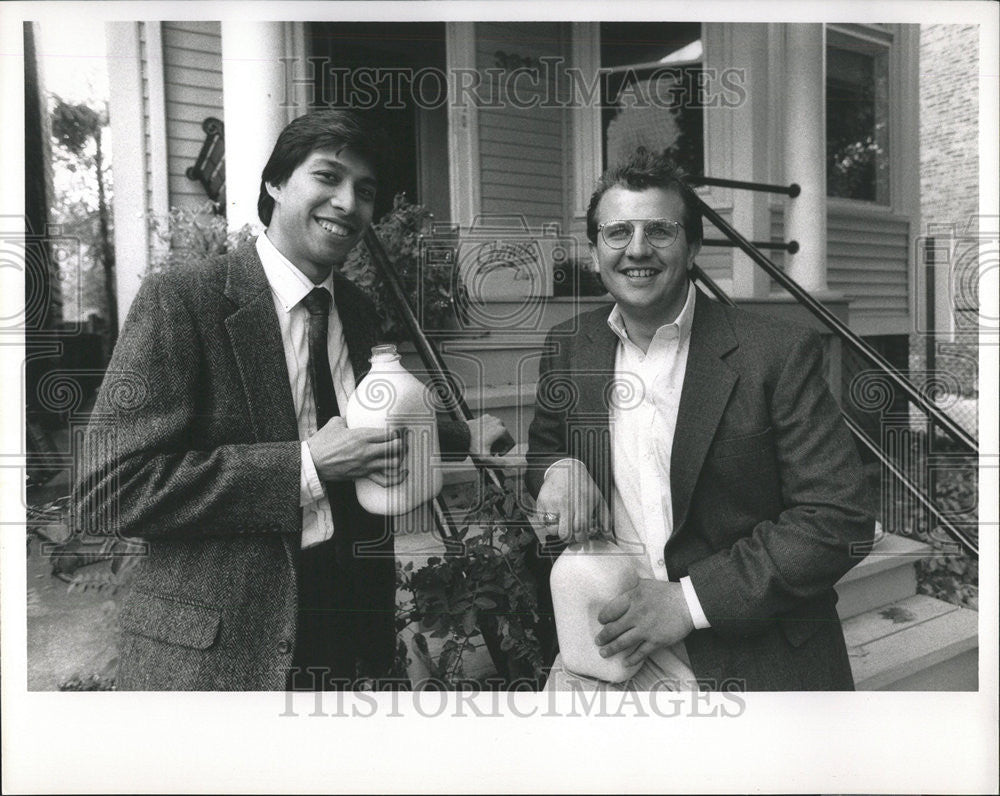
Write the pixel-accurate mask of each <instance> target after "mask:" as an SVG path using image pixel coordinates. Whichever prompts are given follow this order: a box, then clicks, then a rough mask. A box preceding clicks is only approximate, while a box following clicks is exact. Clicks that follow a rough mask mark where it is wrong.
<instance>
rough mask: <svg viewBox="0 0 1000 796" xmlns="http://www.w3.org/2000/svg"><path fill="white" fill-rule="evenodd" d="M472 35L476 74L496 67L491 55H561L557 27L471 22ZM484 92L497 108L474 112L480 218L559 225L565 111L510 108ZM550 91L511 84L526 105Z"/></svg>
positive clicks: (565, 197) (566, 197)
mask: <svg viewBox="0 0 1000 796" xmlns="http://www.w3.org/2000/svg"><path fill="white" fill-rule="evenodd" d="M475 30H476V67H477V68H478V69H479V70H480V71H481V73H482V70H486V69H496V68H497V66H498V57H497V54H498V53H507V54H510V55H515V56H517V57H519V58H521V59H538V58H540V57H543V56H555V57H559V56H563V55H564V50H565V45H566V41H565V36H566V26H565V25H563V24H562V23H557V22H553V23H523V24H519V23H509V22H507V23H492V22H478V23H476V27H475ZM484 78H485V75H484ZM486 86H487V83H486V80H484V89H483V91H484V94H485V95H486V96H487V97H489V98H490V99H495V100H498V101H497V102H495V104H497V105H501V106H502V107H482V106H481V107H480V108H479V111H478V117H479V131H478V132H479V157H480V213H481V214H482V215H484V216H487V217H488V216H498V215H499V216H512V215H513V216H523V217H524V220H525V222H526V223H527V224H528V225H529V226H531V227H536V226H538V225H541V224H550V223H559V224H561V225H565V223H566V220H567V217H568V215H569V213H568V203H569V202H570V193H569V190H568V182H567V180H568V176H569V175H568V169H567V165H566V153H567V151H568V150H567V144H568V140H567V125H568V124H569V118H568V111H567V110H566V109H565V108H544V107H532V108H517V107H512V106H511V104H510V103H509V102H508V99H507V98H506V97H505V96H503V95H502V94H500V93H498V94H496V95H495V98H494V97H493V96H492V95H490V94H489V93H488V92H489V89H488V88H487V87H486ZM555 90H556V86H555V85H549V86H548V87H537V88H535V89H534V90H532V88H531V87H530V85H529V81H528V80H523V81H520V82H519V84H518V97H519V98H520V99H523V100H527V101H529V102H530V101H532V99H533V98H534V97H536V96H537V97H539V98H541V97H542V95H543V94H544V93H545V92H546V91H552V92H554V91H555ZM485 104H487V105H488V104H494V103H492V102H487V103H485ZM563 228H565V226H564V227H563Z"/></svg>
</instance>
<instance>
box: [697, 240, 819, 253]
mask: <svg viewBox="0 0 1000 796" xmlns="http://www.w3.org/2000/svg"><path fill="white" fill-rule="evenodd" d="M750 244H751V245H752V246H756V247H757V248H758V249H776V250H777V251H786V252H788V253H789V254H797V253H798V251H799V242H798V241H797V240H790V241H788V243H785V241H783V240H754V241H750ZM701 245H702V246H727V247H730V248H735V247H736V244H735V243H733V242H732V241H731V240H725V239H724V238H704V239H702V241H701Z"/></svg>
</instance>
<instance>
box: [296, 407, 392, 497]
mask: <svg viewBox="0 0 1000 796" xmlns="http://www.w3.org/2000/svg"><path fill="white" fill-rule="evenodd" d="M306 443H307V444H308V446H309V453H311V454H312V458H313V463H314V464H315V465H316V472H317V473H318V474H319V477H320V479H321V480H323V481H355V480H357V479H358V478H365V477H367V478H370V479H372V481H374V482H375V483H376V484H378V485H379V486H395V485H396V484H399V483H402V481H403V480H404V479H405V478H406V476H407V474H408V473H407V471H406V470H404V469H402V461H403V457H405V456H406V429H404V428H394V429H379V428H348V427H347V424H346V423H345V422H344V418H342V417H334V418H331V419H330V422H328V423H327V424H326V425H325V426H323V428H321V429H320V430H319V431H317V432H316V433H315V434H313V435H312V436H311V437H309V439H308V440H306Z"/></svg>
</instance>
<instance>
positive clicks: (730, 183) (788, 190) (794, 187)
mask: <svg viewBox="0 0 1000 796" xmlns="http://www.w3.org/2000/svg"><path fill="white" fill-rule="evenodd" d="M687 181H688V183H690V184H691V185H713V186H715V187H718V188H739V189H741V190H744V191H760V192H761V193H780V194H784V195H786V196H790V197H792V199H794V198H795V197H796V196H798V195H799V194H800V193H802V186H801V185H799V184H798V183H797V182H793V183H792V184H791V185H770V184H768V183H766V182H745V181H744V180H727V179H724V178H722V177H705V176H704V175H702V176H700V177H688V178H687Z"/></svg>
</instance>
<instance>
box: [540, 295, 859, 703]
mask: <svg viewBox="0 0 1000 796" xmlns="http://www.w3.org/2000/svg"><path fill="white" fill-rule="evenodd" d="M610 311H611V306H610V305H607V306H602V307H601V308H599V309H597V310H594V311H592V312H588V313H585V314H583V315H581V316H579V317H578V318H577V323H578V324H579V327H578V328H579V333H577V334H572V335H569V334H567V330H568V329H570V328H571V327H570V326H569V325H567V324H564V325H562V326H561V327H556V328H555V329H554V330H553V332H552V333H551V334H550V336H549V338H548V342H547V346H546V349H547V352H548V353H547V354H546V355H545V357H544V358H543V360H542V363H541V376H540V379H539V386H538V400H537V405H536V409H535V419H534V421H533V423H532V425H531V429H530V444H529V454H528V455H529V460H530V462H531V467H530V468H529V471H528V475H527V483H528V486H529V489H530V490H531V491H532V493H533V494H535V495H537V493H538V489H539V488H540V487H541V481H542V478H543V474H544V471H545V468H546V467H547V466H548V465H549V464H551V463H552V462H553V461H555V460H557V459H559V458H561V457H563V456H572V457H575V458H578V459H580V460H582V461H583V462H584V463H585V464H586V465H587V468H588V469H589V471H590V473H591V475H592V476H593V477H594V480H595V482H596V483H597V484H598V485H599V486H600V487H601V489H602V490H603V492H604V494H605V496H606V497H607V498H608V499H609V505H610V496H611V488H612V485H613V482H612V473H611V467H610V462H611V447H610V440H609V434H608V405H607V402H606V401H607V395H608V394H609V385H611V383H612V381H613V378H614V363H615V351H616V346H617V344H618V338H617V337H615V335H614V334H613V333H612V332H611V330H610V329H609V328H608V325H607V323H606V321H607V317H608V314H609V312H610ZM670 482H671V483H670V488H671V496H672V500H673V520H674V532H673V534H672V535H671V537H670V540H669V541H668V542H667V545H666V547H665V559H664V560H665V561H666V562H667V569H668V571H669V575H670V578H671V579H672V580H679V579H680V578H681V577H683V576H685V575H690V577H691V581H692V584H693V585H694V588H695V591H696V592H697V594H698V598H699V600H700V601H701V604H702V607H703V609H704V611H705V615H706V617H707V618H708V620H709V622H710V624H711V625H712V627H711V629H707V630H697V631H695V632H694V633H692V634H691V635H690V636H689V637H688V638H687V639H686V645H687V649H688V653H689V655H690V658H691V665H692V668H693V670H694V672H695V675H696V676H698V677H699V678H703V679H705V680H707V681H710V682H711V681H714V682H715V684H716V686H723V684H725V685H726V686H727V687H728V686H732V685H738V686H739V687H743V688H747V689H754V690H796V689H809V690H820V689H839V690H844V689H852V688H853V680H852V678H851V669H850V665H849V661H848V658H847V652H846V649H845V645H844V639H843V633H842V631H841V628H840V622H839V621H838V618H837V612H836V608H835V604H836V593H835V592H834V590H833V586H834V584H835V583H836V581H837V580H838V579H839V578H840V577H841V576H842V575H843V574H844V573H845V572H847V571H848V570H849V569H850V568H851V567H852V566H853V565H854V564H856V563H857V562H858V561H859V560H860V558H861V557H862V556H861V555H860V554H859V553H858V552H857V549H856V548H853V545H852V543H866V542H870V541H871V539H872V537H873V534H874V520H873V518H872V517H871V516H870V515H869V514H868V513H866V510H865V506H866V505H867V498H866V493H865V491H864V485H863V479H862V475H861V469H860V462H859V458H858V455H857V451H856V448H855V444H854V442H853V440H852V438H851V436H850V433H849V432H848V430H847V428H846V426H845V425H844V423H843V421H842V420H841V418H840V413H839V409H838V406H837V404H836V402H835V400H834V399H833V397H832V395H831V394H830V392H829V390H828V389H827V385H826V382H825V380H824V378H823V358H822V349H821V346H820V340H819V336H818V335H817V334H816V333H815V332H812V331H810V330H807V329H804V328H800V327H797V326H792V325H788V324H782V323H778V322H776V321H774V320H771V319H768V318H764V317H761V316H757V315H754V314H751V313H748V312H745V311H742V310H738V309H731V308H728V307H724V306H722V305H720V304H718V303H716V302H714V301H712V300H710V299H708V298H706V297H705V296H704V295H702V294H701V293H700V292H699V294H698V297H697V301H696V304H695V314H694V321H693V326H692V331H691V343H690V348H689V353H688V361H687V370H686V374H685V378H684V385H683V388H682V391H681V400H680V406H679V410H678V415H677V427H676V433H675V437H674V443H673V450H672V455H671V477H670ZM852 548H853V552H852ZM726 681H730V682H729V683H726Z"/></svg>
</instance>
